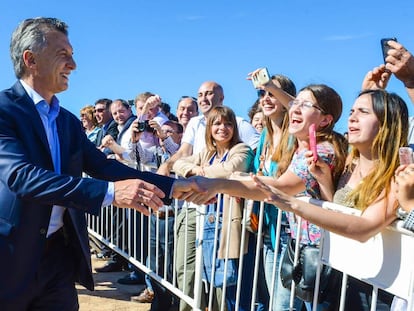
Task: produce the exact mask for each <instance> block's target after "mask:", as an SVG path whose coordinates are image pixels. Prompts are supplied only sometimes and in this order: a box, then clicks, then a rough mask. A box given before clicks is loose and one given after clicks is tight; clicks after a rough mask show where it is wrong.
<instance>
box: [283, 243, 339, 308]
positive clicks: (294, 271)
mask: <svg viewBox="0 0 414 311" xmlns="http://www.w3.org/2000/svg"><path fill="white" fill-rule="evenodd" d="M295 244H296V243H295V239H292V238H289V240H288V243H287V246H286V250H285V253H284V254H283V258H282V266H281V269H280V279H281V282H282V285H283V287H285V288H288V289H290V288H291V285H292V280H293V281H294V282H295V295H296V297H298V298H299V299H302V300H303V301H308V302H311V301H313V294H314V291H315V280H316V271H317V268H318V260H319V248H318V247H317V246H313V245H300V246H299V258H298V263H297V265H296V266H294V264H293V263H294V259H295ZM336 277H337V275H336V273H334V270H333V269H332V268H331V267H329V266H325V265H323V266H322V269H321V276H320V282H319V296H318V301H319V302H322V301H324V300H325V298H326V295H327V292H328V289H329V288H330V287H331V286H332V284H333V283H334V282H335V281H336V280H335V278H336Z"/></svg>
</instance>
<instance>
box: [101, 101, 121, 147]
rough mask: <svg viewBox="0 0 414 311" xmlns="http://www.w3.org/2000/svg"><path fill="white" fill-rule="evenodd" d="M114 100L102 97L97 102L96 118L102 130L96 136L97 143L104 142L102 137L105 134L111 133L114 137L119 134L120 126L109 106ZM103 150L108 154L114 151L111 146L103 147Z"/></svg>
mask: <svg viewBox="0 0 414 311" xmlns="http://www.w3.org/2000/svg"><path fill="white" fill-rule="evenodd" d="M111 103H112V100H110V99H108V98H101V99H98V100H97V101H96V102H95V118H96V120H97V121H98V125H99V126H100V127H101V129H102V131H101V132H100V133H99V134H98V136H97V138H96V145H97V146H100V145H101V144H102V138H104V137H105V135H107V134H108V135H111V136H112V137H113V138H114V139H116V137H117V136H118V128H117V124H116V122H115V120H114V119H113V118H112V114H111V111H110V109H109V107H110V106H111ZM102 151H103V152H104V153H105V154H106V155H108V154H111V153H112V151H111V149H109V148H103V149H102Z"/></svg>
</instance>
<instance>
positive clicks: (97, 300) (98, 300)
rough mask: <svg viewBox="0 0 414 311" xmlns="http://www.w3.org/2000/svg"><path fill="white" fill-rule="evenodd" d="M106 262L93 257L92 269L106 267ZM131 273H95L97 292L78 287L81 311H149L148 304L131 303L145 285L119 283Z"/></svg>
mask: <svg viewBox="0 0 414 311" xmlns="http://www.w3.org/2000/svg"><path fill="white" fill-rule="evenodd" d="M105 263H106V261H104V260H99V259H96V258H95V256H92V268H93V269H94V268H95V267H101V266H103V265H105ZM128 273H129V272H127V271H123V272H106V273H96V272H95V271H94V274H93V276H94V280H95V290H94V291H89V290H87V289H85V288H84V287H83V286H79V285H78V286H77V289H78V295H79V304H80V311H113V310H116V311H129V310H134V311H148V310H150V307H151V305H150V304H148V303H136V302H131V301H130V297H131V296H133V295H138V293H140V292H141V290H142V289H144V287H145V286H144V285H121V284H118V283H117V280H118V279H119V278H122V277H124V276H125V275H126V274H128Z"/></svg>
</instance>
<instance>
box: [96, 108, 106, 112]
mask: <svg viewBox="0 0 414 311" xmlns="http://www.w3.org/2000/svg"><path fill="white" fill-rule="evenodd" d="M105 110H106V109H105V108H96V109H95V112H104V111H105Z"/></svg>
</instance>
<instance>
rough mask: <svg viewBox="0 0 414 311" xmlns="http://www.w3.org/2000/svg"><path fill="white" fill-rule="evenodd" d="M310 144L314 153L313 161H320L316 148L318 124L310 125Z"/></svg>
mask: <svg viewBox="0 0 414 311" xmlns="http://www.w3.org/2000/svg"><path fill="white" fill-rule="evenodd" d="M309 146H310V150H311V151H312V153H313V161H315V162H316V161H318V152H317V150H316V126H315V124H311V125H310V126H309Z"/></svg>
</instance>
